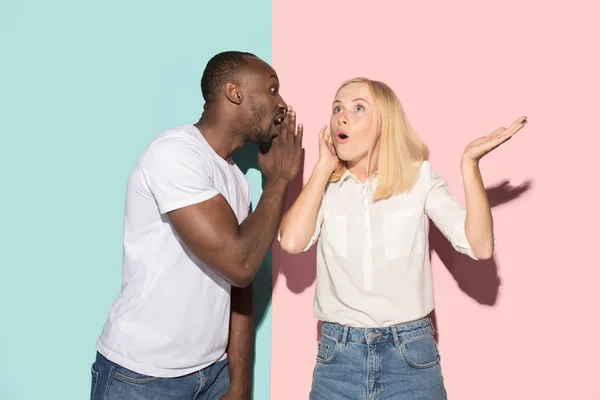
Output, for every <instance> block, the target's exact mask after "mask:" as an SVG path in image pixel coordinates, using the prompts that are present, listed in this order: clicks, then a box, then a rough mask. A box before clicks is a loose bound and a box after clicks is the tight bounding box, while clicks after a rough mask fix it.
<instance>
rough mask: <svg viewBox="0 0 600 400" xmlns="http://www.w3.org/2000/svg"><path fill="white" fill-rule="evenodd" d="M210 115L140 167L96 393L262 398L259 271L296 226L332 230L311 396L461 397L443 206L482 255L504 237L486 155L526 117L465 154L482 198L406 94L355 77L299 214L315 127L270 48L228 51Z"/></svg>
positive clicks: (219, 66)
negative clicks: (293, 99)
mask: <svg viewBox="0 0 600 400" xmlns="http://www.w3.org/2000/svg"><path fill="white" fill-rule="evenodd" d="M201 87H202V95H203V97H204V99H205V105H204V111H203V113H202V116H201V118H200V120H199V121H198V122H197V123H196V124H194V125H184V126H181V127H177V128H174V129H171V130H168V131H165V132H162V133H161V134H159V135H158V136H157V137H156V138H155V139H154V140H153V141H152V142H151V143H150V144H149V146H148V147H147V148H146V149H145V150H144V151H143V153H142V155H141V156H140V158H139V159H138V162H137V163H136V165H135V167H134V169H133V171H132V172H131V175H130V178H129V182H128V187H127V197H126V209H125V225H124V230H125V231H124V259H123V286H122V292H121V294H120V296H119V297H118V299H117V300H116V301H115V303H114V304H113V306H112V308H111V310H110V313H109V317H108V320H107V322H106V324H105V326H104V330H103V332H102V334H101V336H100V338H99V339H98V342H97V346H96V348H97V354H96V360H95V362H94V364H93V365H92V388H91V398H92V399H103V400H112V399H122V398H127V399H210V400H212V399H229V400H231V399H249V398H250V379H251V365H252V360H251V354H252V336H253V330H252V326H253V323H252V285H251V281H252V279H253V278H254V276H255V275H256V273H257V272H258V270H259V268H260V265H261V263H262V261H263V259H264V257H265V255H266V254H267V251H268V250H269V248H270V246H271V244H272V242H273V239H274V238H275V237H276V236H277V233H278V232H279V240H280V243H281V247H282V248H283V250H284V251H286V252H288V253H291V254H297V253H299V252H302V251H305V250H307V249H308V248H310V247H311V246H313V245H314V244H315V243H317V288H316V293H315V302H314V313H315V317H316V318H317V319H319V320H321V321H323V322H324V324H323V328H322V336H321V338H320V340H319V343H318V347H317V349H316V359H317V361H316V366H315V369H314V376H313V384H312V389H311V392H310V399H314V400H317V399H327V400H334V399H340V400H341V399H344V400H352V399H357V400H358V399H361V400H364V399H369V400H376V399H381V400H384V399H397V400H403V399H406V400H414V399H427V400H435V399H445V398H446V392H445V389H444V383H443V378H442V373H441V368H440V362H439V354H438V349H437V345H436V343H435V341H434V337H433V329H432V326H431V321H430V320H429V318H427V315H428V314H429V313H430V312H431V311H432V310H433V307H434V302H433V290H432V281H431V271H430V265H429V252H428V241H427V238H428V228H429V223H428V221H429V219H431V220H433V222H434V223H435V225H436V226H437V227H438V228H439V229H440V230H441V232H442V233H443V234H444V235H445V236H446V238H447V239H448V240H449V241H450V242H451V243H452V245H453V246H454V248H455V249H456V250H457V251H459V252H461V253H464V254H467V255H469V256H470V257H472V258H474V259H486V258H489V257H491V256H492V252H493V250H494V240H495V238H494V234H493V221H492V215H491V212H490V207H489V204H488V200H487V197H486V193H485V189H484V185H483V182H482V178H481V174H480V171H479V165H478V164H479V160H480V159H481V158H482V157H483V156H484V155H485V154H487V153H488V152H490V151H491V150H493V149H495V148H496V147H498V146H499V145H500V144H502V143H504V142H505V141H507V140H508V139H510V138H511V137H512V136H513V135H514V134H515V133H517V132H518V131H519V130H520V129H521V128H522V127H523V126H524V125H525V124H526V119H525V118H524V117H522V118H519V119H518V120H517V121H516V122H514V123H513V124H512V125H511V126H510V127H509V128H508V129H504V128H501V129H498V130H496V131H494V132H493V133H491V134H489V135H487V136H484V137H482V138H479V139H477V140H475V141H474V142H472V143H470V144H469V145H468V146H467V147H466V149H465V151H464V154H463V156H462V160H461V164H460V165H461V168H462V175H463V182H464V190H465V199H466V208H465V207H463V206H461V205H460V204H459V203H458V202H457V200H456V199H455V198H454V197H453V196H452V195H451V194H450V192H449V189H448V185H447V184H446V182H444V180H443V179H442V178H441V177H440V176H439V175H438V174H437V173H436V171H435V170H434V169H433V168H432V166H431V164H430V163H429V162H428V161H427V155H428V151H427V147H426V146H425V145H424V144H423V143H422V142H421V141H420V139H419V138H418V136H417V135H416V134H415V133H414V132H413V131H412V129H411V127H410V124H409V123H408V121H407V119H406V116H405V114H404V111H403V109H402V106H401V104H400V102H399V100H398V98H397V97H396V95H395V94H394V92H393V91H392V90H391V89H390V88H389V87H388V86H387V85H385V84H384V83H381V82H378V81H372V80H368V79H354V80H350V81H348V82H345V83H344V84H342V85H341V86H340V88H339V90H338V91H337V92H336V93H335V96H334V98H333V103H332V109H331V120H330V122H329V124H328V125H326V126H325V127H324V128H323V129H322V130H321V132H320V134H319V138H318V140H319V160H318V162H317V164H316V166H315V168H314V170H313V173H312V176H311V178H310V180H309V181H308V183H307V184H306V186H305V187H304V189H303V191H302V193H301V194H300V196H299V197H298V199H297V200H296V201H295V203H294V204H293V206H292V207H291V208H290V210H289V211H287V213H285V215H284V209H283V203H284V197H285V194H286V191H287V187H288V185H289V183H290V182H291V181H292V180H293V179H294V178H295V176H296V175H297V173H298V169H299V166H300V162H301V159H302V138H303V129H302V125H298V127H296V116H295V112H294V111H293V110H292V109H291V107H289V106H288V105H287V104H286V103H285V101H284V100H283V99H282V97H281V95H280V94H279V81H278V78H277V74H276V73H275V71H274V70H273V68H271V67H270V66H269V65H268V64H267V63H265V62H264V61H262V60H260V59H259V58H258V57H256V56H254V55H252V54H249V53H241V52H224V53H220V54H217V55H216V56H214V57H213V58H212V59H211V60H210V61H209V62H208V64H207V66H206V69H205V71H204V74H203V76H202V81H201ZM247 141H251V142H254V143H257V144H258V148H259V165H260V168H261V170H262V171H263V174H264V175H265V176H266V178H267V181H266V184H265V187H264V190H263V194H262V196H261V199H260V201H259V203H258V205H257V207H256V209H255V210H254V212H253V213H252V214H250V215H248V209H249V206H250V191H249V186H248V182H247V181H246V179H245V177H244V175H243V174H242V172H241V171H240V170H239V168H238V167H237V166H236V165H235V164H234V163H233V161H232V158H231V157H232V155H233V153H234V152H235V151H236V150H238V149H239V148H241V147H242V146H243V145H244V143H246V142H247Z"/></svg>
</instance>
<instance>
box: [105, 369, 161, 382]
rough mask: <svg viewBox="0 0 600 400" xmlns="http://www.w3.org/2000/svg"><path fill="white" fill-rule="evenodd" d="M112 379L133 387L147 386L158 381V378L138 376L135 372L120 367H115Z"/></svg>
mask: <svg viewBox="0 0 600 400" xmlns="http://www.w3.org/2000/svg"><path fill="white" fill-rule="evenodd" d="M112 377H113V378H114V379H116V380H118V381H121V382H127V383H133V384H134V385H147V384H149V383H153V382H156V381H158V380H159V379H160V378H159V377H155V376H149V375H143V374H138V373H137V372H133V371H131V370H128V369H127V368H123V367H121V366H117V367H116V368H115V370H114V371H113V376H112Z"/></svg>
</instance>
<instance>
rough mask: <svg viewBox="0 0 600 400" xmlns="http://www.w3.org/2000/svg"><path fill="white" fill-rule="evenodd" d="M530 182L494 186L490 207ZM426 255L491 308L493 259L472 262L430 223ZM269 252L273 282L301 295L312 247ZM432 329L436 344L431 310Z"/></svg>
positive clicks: (296, 189) (295, 191) (312, 274)
mask: <svg viewBox="0 0 600 400" xmlns="http://www.w3.org/2000/svg"><path fill="white" fill-rule="evenodd" d="M302 176H303V173H302V171H301V172H300V173H299V174H298V177H299V178H298V179H296V181H295V182H294V183H293V186H292V187H291V188H290V191H289V192H288V198H287V201H286V209H287V208H289V207H290V206H291V204H292V203H293V201H294V200H296V198H298V195H299V194H300V191H301V190H302V181H301V179H302ZM531 186H532V181H531V180H528V181H525V182H523V183H522V184H520V185H518V186H512V185H510V183H509V181H508V180H507V181H504V182H502V183H501V184H499V185H497V186H493V187H490V188H487V189H486V193H487V196H488V199H489V202H490V206H491V207H497V206H500V205H503V204H506V203H508V202H510V201H512V200H515V199H517V198H518V197H520V196H521V195H523V194H524V193H525V192H527V191H528V190H530V189H531ZM430 227H431V229H430V234H429V241H430V256H431V252H433V251H435V252H436V253H437V255H438V256H439V258H440V260H441V261H442V263H443V264H444V266H445V267H446V269H448V271H449V272H450V274H451V275H452V276H453V277H454V279H455V281H456V283H457V285H458V287H459V288H460V289H461V290H462V291H463V292H464V293H465V294H466V295H468V296H469V297H471V298H472V299H473V300H475V301H477V302H478V303H479V304H482V305H486V306H494V305H495V304H496V300H497V298H498V293H499V290H500V283H501V281H500V277H499V274H498V264H497V262H496V258H495V257H492V258H491V259H489V260H479V261H476V260H473V259H471V258H470V257H468V256H465V255H463V254H460V253H458V252H457V251H456V250H454V248H452V245H451V244H450V243H449V242H448V240H447V239H446V238H445V237H444V236H443V235H442V233H441V232H440V231H439V230H438V229H437V228H436V227H435V225H434V224H433V223H431V225H430ZM272 253H273V265H274V267H273V281H274V283H275V282H276V281H277V279H278V277H279V275H283V276H284V277H285V280H286V284H287V287H288V289H289V290H290V291H292V292H293V293H302V292H303V291H304V290H306V289H307V288H308V287H310V286H311V285H312V284H313V283H314V281H315V279H316V246H313V247H312V248H311V249H310V250H309V251H307V252H305V253H302V254H299V255H296V256H292V255H289V254H287V253H285V252H284V251H283V250H281V248H280V247H279V243H278V242H277V241H276V242H275V243H274V245H273V248H272ZM430 317H431V319H432V321H433V325H434V328H435V330H436V340H437V341H439V339H440V338H439V330H438V326H437V316H436V313H435V310H434V311H433V312H432V313H431V314H430ZM321 326H322V322H321V321H318V322H317V329H316V331H317V332H316V333H317V336H316V337H317V340H319V337H320V334H321Z"/></svg>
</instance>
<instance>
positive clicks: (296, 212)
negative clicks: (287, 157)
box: [280, 164, 331, 254]
mask: <svg viewBox="0 0 600 400" xmlns="http://www.w3.org/2000/svg"><path fill="white" fill-rule="evenodd" d="M330 175H331V171H330V170H329V169H327V168H326V166H323V165H321V164H317V165H316V166H315V168H314V170H313V172H312V174H311V177H310V179H309V180H308V182H307V184H306V186H305V187H304V189H302V192H301V193H300V195H299V196H298V199H297V200H296V201H295V202H294V204H293V205H292V207H290V209H289V210H288V212H287V213H286V214H285V215H284V217H283V220H282V221H281V228H280V235H281V238H280V243H281V248H282V249H283V250H284V251H286V252H288V253H291V254H296V253H300V252H301V251H302V250H304V248H305V247H306V245H307V244H308V242H309V241H310V238H311V236H312V234H313V233H314V231H315V225H316V221H317V215H318V212H319V205H320V203H321V199H322V197H323V192H324V190H325V186H326V185H327V182H328V180H329V177H330Z"/></svg>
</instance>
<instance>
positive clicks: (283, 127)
mask: <svg viewBox="0 0 600 400" xmlns="http://www.w3.org/2000/svg"><path fill="white" fill-rule="evenodd" d="M289 126H290V113H289V112H286V113H285V114H284V116H283V122H282V123H281V130H280V131H279V136H278V138H281V140H282V141H286V140H287V135H288V133H287V132H288V130H289Z"/></svg>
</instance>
